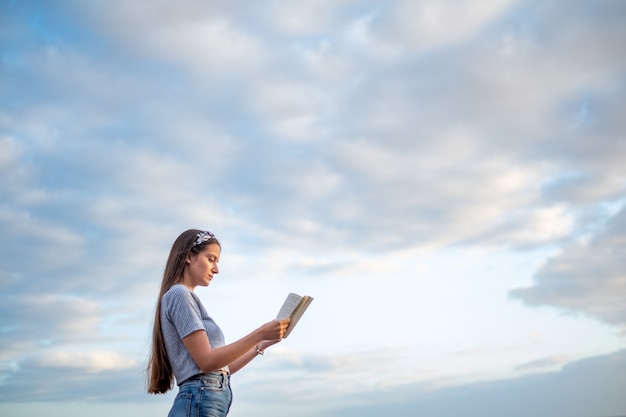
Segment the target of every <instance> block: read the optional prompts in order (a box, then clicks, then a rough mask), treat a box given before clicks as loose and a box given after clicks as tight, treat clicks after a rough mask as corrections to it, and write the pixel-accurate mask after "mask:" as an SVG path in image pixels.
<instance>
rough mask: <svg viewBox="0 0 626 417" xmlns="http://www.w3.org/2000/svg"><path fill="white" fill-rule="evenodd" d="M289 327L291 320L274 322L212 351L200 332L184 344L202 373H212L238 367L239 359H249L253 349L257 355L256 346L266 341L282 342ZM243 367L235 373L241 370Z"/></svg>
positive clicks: (204, 336)
mask: <svg viewBox="0 0 626 417" xmlns="http://www.w3.org/2000/svg"><path fill="white" fill-rule="evenodd" d="M288 325H289V319H285V320H273V321H270V322H269V323H265V324H264V325H263V326H261V327H259V328H258V329H256V330H254V331H253V332H252V333H250V334H248V335H247V336H244V337H242V338H241V339H239V340H237V341H236V342H233V343H231V344H228V345H226V346H222V347H220V348H215V349H211V345H210V343H209V338H208V337H207V334H206V332H205V331H204V330H198V331H195V332H193V333H191V334H190V335H188V336H186V337H185V338H184V339H183V344H184V345H185V347H186V348H187V350H188V351H189V354H190V355H191V357H192V359H193V360H194V361H195V362H196V364H197V365H198V367H199V368H200V370H201V371H202V372H212V371H216V370H218V369H221V368H223V367H225V366H226V365H229V364H231V363H233V364H235V366H237V364H236V362H235V361H237V359H240V358H242V357H243V356H245V357H246V358H247V357H248V356H249V355H250V352H251V351H252V350H253V349H254V353H255V354H256V348H255V346H256V345H257V344H260V343H261V342H263V341H264V340H280V339H281V338H282V337H283V336H284V335H285V330H286V329H287V326H288ZM246 354H247V355H246ZM251 360H252V357H249V358H248V360H247V361H245V363H244V364H243V365H245V364H246V363H248V362H250V361H251ZM243 365H241V366H239V368H238V369H235V370H234V371H237V370H239V369H241V368H242V367H243Z"/></svg>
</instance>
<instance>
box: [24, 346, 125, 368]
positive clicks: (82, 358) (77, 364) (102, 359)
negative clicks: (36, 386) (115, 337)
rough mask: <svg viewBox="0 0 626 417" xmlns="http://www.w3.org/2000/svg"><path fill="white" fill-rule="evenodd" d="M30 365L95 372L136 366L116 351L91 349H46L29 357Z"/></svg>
mask: <svg viewBox="0 0 626 417" xmlns="http://www.w3.org/2000/svg"><path fill="white" fill-rule="evenodd" d="M29 363H30V365H31V366H37V367H42V368H54V369H68V368H69V369H75V370H84V371H85V372H91V373H97V372H102V371H119V370H124V369H129V368H134V367H135V366H137V363H136V361H135V360H133V359H131V358H128V357H126V356H124V355H122V354H120V353H118V352H109V351H91V352H72V351H46V352H44V353H42V354H41V355H38V356H35V357H33V358H30V359H29Z"/></svg>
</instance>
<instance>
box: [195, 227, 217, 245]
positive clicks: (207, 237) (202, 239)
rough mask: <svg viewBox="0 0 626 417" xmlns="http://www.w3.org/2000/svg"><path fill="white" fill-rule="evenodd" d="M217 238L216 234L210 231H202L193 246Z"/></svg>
mask: <svg viewBox="0 0 626 417" xmlns="http://www.w3.org/2000/svg"><path fill="white" fill-rule="evenodd" d="M211 239H215V235H214V234H213V233H211V232H209V231H204V232H200V233H198V234H197V235H196V240H195V241H194V242H193V246H192V247H194V246H198V245H201V244H203V243H204V242H206V241H208V240H211Z"/></svg>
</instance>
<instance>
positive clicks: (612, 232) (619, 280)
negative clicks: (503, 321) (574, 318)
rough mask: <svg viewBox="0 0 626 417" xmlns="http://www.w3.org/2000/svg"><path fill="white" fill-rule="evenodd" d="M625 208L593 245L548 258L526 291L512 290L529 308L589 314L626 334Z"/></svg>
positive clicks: (595, 237) (573, 247)
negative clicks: (544, 307)
mask: <svg viewBox="0 0 626 417" xmlns="http://www.w3.org/2000/svg"><path fill="white" fill-rule="evenodd" d="M625 237H626V209H624V208H621V209H620V211H619V212H617V213H616V214H615V215H614V217H612V218H610V220H608V221H607V222H606V224H605V226H604V228H603V229H602V230H601V231H600V232H598V233H597V234H595V235H593V236H592V237H591V239H589V240H588V241H583V242H578V243H574V244H572V245H570V246H567V247H564V248H563V250H562V251H561V252H560V253H559V254H557V255H555V256H553V257H551V258H550V259H548V260H547V261H546V262H545V264H544V265H543V266H542V267H541V268H540V269H539V270H538V271H537V273H536V274H535V277H534V278H535V282H534V284H533V285H532V286H529V287H527V288H519V289H516V290H514V291H512V292H511V295H512V297H514V298H517V299H520V300H522V301H523V302H524V303H526V304H528V305H550V306H556V307H558V308H561V309H564V310H567V311H570V312H577V313H584V314H587V315H589V316H592V317H595V318H597V319H599V320H602V321H605V322H607V323H609V324H612V325H615V326H617V327H619V328H621V329H622V332H623V331H625V330H626V307H625V306H624V303H623V296H622V295H623V294H624V293H625V291H626V277H625V275H624V271H625V270H626V260H625V259H626V257H625V256H624V255H625V251H626V244H625V243H626V238H625Z"/></svg>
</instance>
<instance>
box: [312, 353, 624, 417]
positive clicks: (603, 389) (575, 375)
mask: <svg viewBox="0 0 626 417" xmlns="http://www.w3.org/2000/svg"><path fill="white" fill-rule="evenodd" d="M625 362H626V351H623V350H622V351H618V352H615V353H613V354H610V355H604V356H596V357H593V358H589V359H584V360H580V361H577V362H573V363H570V364H568V365H567V366H565V367H564V368H563V369H562V370H561V371H559V372H552V373H540V374H534V375H529V376H524V377H520V378H516V379H507V380H497V381H489V382H479V383H474V384H469V385H462V386H456V387H450V388H443V389H435V390H428V389H424V388H426V387H424V386H419V385H413V386H406V387H404V388H401V389H396V390H394V391H393V392H389V393H387V394H388V395H384V396H383V397H384V398H385V399H384V400H380V401H379V400H378V398H380V396H379V395H380V394H379V395H377V396H375V397H372V396H371V395H369V396H359V398H358V401H359V402H360V401H363V402H365V403H366V405H364V406H359V405H354V406H345V407H340V408H338V409H333V410H324V411H325V412H324V415H328V416H377V415H380V414H381V413H389V414H393V415H395V416H399V417H403V416H407V417H408V416H411V417H412V416H415V415H437V416H440V417H448V416H450V417H452V416H458V415H480V416H485V417H496V416H503V415H506V416H510V417H527V416H529V415H533V416H537V417H552V416H555V415H568V416H573V417H588V416H617V415H621V414H622V413H623V411H624V409H625V407H626V400H624V398H623V396H622V395H621V391H620V390H621V389H622V387H623V386H624V384H625V383H626V375H625V374H624V372H623V371H622V370H623V369H624V366H626V363H625ZM353 400H355V399H354V398H348V399H346V400H345V401H346V402H352V401H353Z"/></svg>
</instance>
